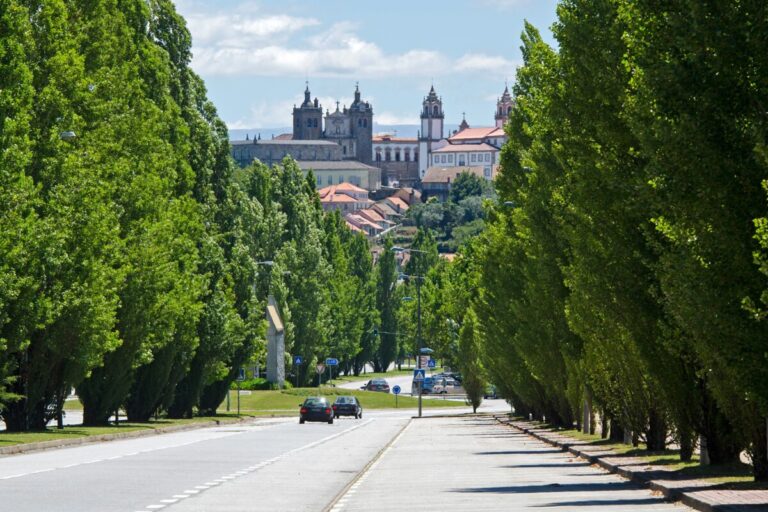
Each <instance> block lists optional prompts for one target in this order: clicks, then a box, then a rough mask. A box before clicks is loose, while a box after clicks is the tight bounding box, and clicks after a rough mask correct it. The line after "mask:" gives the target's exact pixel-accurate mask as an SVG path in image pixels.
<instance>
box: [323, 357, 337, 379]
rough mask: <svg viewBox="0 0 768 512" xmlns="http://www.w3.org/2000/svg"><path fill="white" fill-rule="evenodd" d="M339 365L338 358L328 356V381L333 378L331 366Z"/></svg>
mask: <svg viewBox="0 0 768 512" xmlns="http://www.w3.org/2000/svg"><path fill="white" fill-rule="evenodd" d="M338 365H339V360H338V359H336V358H335V357H328V358H326V359H325V366H327V367H328V381H329V382H330V380H331V378H332V377H333V375H332V373H331V372H332V370H331V366H338Z"/></svg>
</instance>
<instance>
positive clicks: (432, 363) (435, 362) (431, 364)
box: [427, 359, 437, 368]
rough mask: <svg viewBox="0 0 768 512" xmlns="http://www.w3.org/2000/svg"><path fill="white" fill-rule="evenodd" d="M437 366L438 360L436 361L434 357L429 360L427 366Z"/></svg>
mask: <svg viewBox="0 0 768 512" xmlns="http://www.w3.org/2000/svg"><path fill="white" fill-rule="evenodd" d="M435 366H437V361H435V360H434V359H430V360H429V361H427V368H434V367H435Z"/></svg>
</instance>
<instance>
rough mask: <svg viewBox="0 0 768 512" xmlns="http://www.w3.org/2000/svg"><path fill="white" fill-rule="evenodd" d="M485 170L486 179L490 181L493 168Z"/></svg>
mask: <svg viewBox="0 0 768 512" xmlns="http://www.w3.org/2000/svg"><path fill="white" fill-rule="evenodd" d="M484 170H485V179H488V180H489V179H491V168H490V167H486V168H485V169H484Z"/></svg>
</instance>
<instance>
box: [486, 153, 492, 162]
mask: <svg viewBox="0 0 768 512" xmlns="http://www.w3.org/2000/svg"><path fill="white" fill-rule="evenodd" d="M485 161H486V162H490V161H491V154H490V153H486V154H485Z"/></svg>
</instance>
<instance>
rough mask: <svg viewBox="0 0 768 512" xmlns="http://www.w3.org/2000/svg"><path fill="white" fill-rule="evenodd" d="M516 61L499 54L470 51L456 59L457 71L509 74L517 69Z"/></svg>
mask: <svg viewBox="0 0 768 512" xmlns="http://www.w3.org/2000/svg"><path fill="white" fill-rule="evenodd" d="M515 67H516V65H515V63H514V62H512V61H511V60H508V59H506V58H504V57H501V56H499V55H485V54H482V53H468V54H466V55H463V56H462V57H461V58H459V60H457V61H456V70H457V71H472V72H482V73H492V74H496V75H500V76H507V75H510V74H511V73H514V71H515Z"/></svg>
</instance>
